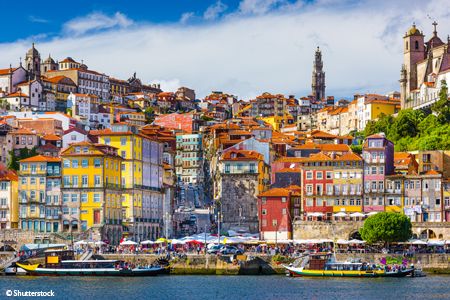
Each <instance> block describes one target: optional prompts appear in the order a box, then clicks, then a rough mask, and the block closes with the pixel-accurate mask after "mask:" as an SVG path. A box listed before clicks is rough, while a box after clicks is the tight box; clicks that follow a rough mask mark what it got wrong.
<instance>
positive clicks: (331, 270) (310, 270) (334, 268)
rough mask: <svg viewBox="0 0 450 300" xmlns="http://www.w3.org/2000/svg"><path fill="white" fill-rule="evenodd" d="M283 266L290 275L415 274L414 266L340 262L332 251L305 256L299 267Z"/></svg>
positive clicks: (375, 275) (364, 275)
mask: <svg viewBox="0 0 450 300" xmlns="http://www.w3.org/2000/svg"><path fill="white" fill-rule="evenodd" d="M283 267H284V268H285V269H286V270H287V271H288V274H289V275H290V276H294V277H299V276H314V277H368V278H374V277H405V276H407V275H411V276H414V267H410V268H407V267H403V266H402V267H398V268H390V267H387V266H379V265H375V264H370V263H366V262H361V261H349V262H338V261H336V259H335V258H334V256H333V255H332V253H313V254H308V255H306V256H304V257H303V258H302V260H301V262H300V266H299V267H294V266H292V265H289V266H285V265H283Z"/></svg>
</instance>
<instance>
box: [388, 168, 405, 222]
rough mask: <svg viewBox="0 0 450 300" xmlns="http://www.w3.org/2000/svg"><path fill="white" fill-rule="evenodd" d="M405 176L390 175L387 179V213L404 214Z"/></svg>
mask: <svg viewBox="0 0 450 300" xmlns="http://www.w3.org/2000/svg"><path fill="white" fill-rule="evenodd" d="M403 186H404V176H403V175H401V174H396V175H388V176H386V179H385V211H387V212H398V213H401V212H403V204H404V203H403V201H404V199H403V198H404V197H403V195H404V189H403Z"/></svg>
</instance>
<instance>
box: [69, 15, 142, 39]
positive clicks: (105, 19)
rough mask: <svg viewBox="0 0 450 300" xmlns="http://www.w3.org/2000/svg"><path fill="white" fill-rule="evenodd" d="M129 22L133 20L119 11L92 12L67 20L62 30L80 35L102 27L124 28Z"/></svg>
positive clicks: (131, 22)
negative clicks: (107, 13)
mask: <svg viewBox="0 0 450 300" xmlns="http://www.w3.org/2000/svg"><path fill="white" fill-rule="evenodd" d="M131 24H133V21H132V20H130V19H128V18H127V16H125V15H124V14H122V13H120V12H116V13H115V14H114V15H112V16H108V15H105V14H103V13H99V12H94V13H91V14H89V15H87V16H84V17H79V18H75V19H72V20H70V21H68V22H67V23H65V24H64V31H65V32H66V34H67V35H82V34H85V33H88V32H92V31H97V30H102V29H111V28H126V27H128V26H130V25H131Z"/></svg>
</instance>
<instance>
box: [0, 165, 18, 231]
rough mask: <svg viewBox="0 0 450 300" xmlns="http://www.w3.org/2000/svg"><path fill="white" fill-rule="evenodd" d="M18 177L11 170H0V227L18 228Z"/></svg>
mask: <svg viewBox="0 0 450 300" xmlns="http://www.w3.org/2000/svg"><path fill="white" fill-rule="evenodd" d="M17 188H18V177H17V174H16V172H14V171H11V170H6V169H2V170H0V229H11V228H18V226H19V201H18V197H17V195H18V193H17Z"/></svg>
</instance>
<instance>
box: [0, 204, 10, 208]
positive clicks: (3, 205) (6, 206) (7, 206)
mask: <svg viewBox="0 0 450 300" xmlns="http://www.w3.org/2000/svg"><path fill="white" fill-rule="evenodd" d="M0 208H1V209H7V208H9V205H8V204H2V205H0Z"/></svg>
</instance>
